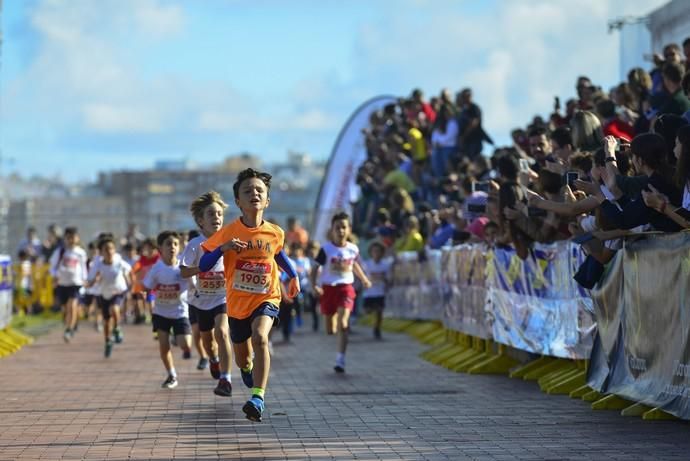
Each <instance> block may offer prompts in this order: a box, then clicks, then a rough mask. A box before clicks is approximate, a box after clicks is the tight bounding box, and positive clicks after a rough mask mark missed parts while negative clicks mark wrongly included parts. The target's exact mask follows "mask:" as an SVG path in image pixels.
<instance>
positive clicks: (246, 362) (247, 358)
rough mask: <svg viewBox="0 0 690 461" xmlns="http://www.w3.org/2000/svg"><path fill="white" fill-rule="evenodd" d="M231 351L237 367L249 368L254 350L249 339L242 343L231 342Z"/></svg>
mask: <svg viewBox="0 0 690 461" xmlns="http://www.w3.org/2000/svg"><path fill="white" fill-rule="evenodd" d="M232 352H233V353H234V354H235V363H236V364H237V367H238V368H249V366H251V364H252V354H253V352H254V350H253V348H252V344H251V341H250V339H247V340H246V341H245V342H243V343H236V342H233V343H232Z"/></svg>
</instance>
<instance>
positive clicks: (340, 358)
mask: <svg viewBox="0 0 690 461" xmlns="http://www.w3.org/2000/svg"><path fill="white" fill-rule="evenodd" d="M335 363H342V364H344V363H345V354H343V353H342V352H338V354H337V355H336V356H335Z"/></svg>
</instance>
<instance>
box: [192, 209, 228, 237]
mask: <svg viewBox="0 0 690 461" xmlns="http://www.w3.org/2000/svg"><path fill="white" fill-rule="evenodd" d="M198 224H199V227H200V228H201V230H202V231H204V232H205V233H208V234H215V233H216V232H217V231H218V230H219V229H220V228H221V227H223V208H222V207H221V206H220V205H218V204H217V203H211V204H210V205H208V206H207V207H206V208H204V212H203V214H202V216H201V220H200V221H199V223H198Z"/></svg>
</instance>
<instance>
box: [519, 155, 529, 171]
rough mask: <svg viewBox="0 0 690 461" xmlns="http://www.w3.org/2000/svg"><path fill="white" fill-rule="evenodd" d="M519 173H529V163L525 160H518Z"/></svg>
mask: <svg viewBox="0 0 690 461" xmlns="http://www.w3.org/2000/svg"><path fill="white" fill-rule="evenodd" d="M520 171H522V172H523V173H527V172H528V171H529V161H528V160H527V159H524V158H521V159H520Z"/></svg>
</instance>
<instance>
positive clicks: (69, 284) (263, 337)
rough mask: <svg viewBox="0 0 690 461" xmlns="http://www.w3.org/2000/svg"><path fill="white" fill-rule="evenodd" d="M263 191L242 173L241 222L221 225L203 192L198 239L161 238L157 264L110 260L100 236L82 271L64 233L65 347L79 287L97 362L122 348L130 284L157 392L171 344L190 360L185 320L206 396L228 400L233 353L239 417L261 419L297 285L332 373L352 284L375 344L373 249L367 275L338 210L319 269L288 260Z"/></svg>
mask: <svg viewBox="0 0 690 461" xmlns="http://www.w3.org/2000/svg"><path fill="white" fill-rule="evenodd" d="M270 187H271V176H270V175H269V174H267V173H262V172H259V171H256V170H254V169H251V168H249V169H246V170H244V171H242V172H241V173H240V174H239V175H238V177H237V181H236V182H235V184H234V185H233V193H234V200H235V204H236V205H237V207H238V208H239V210H240V212H241V215H240V217H239V218H237V219H236V220H234V221H233V222H231V223H230V224H228V225H225V226H224V225H223V224H224V223H223V216H224V212H225V209H226V208H227V204H226V203H225V202H224V201H223V199H222V198H221V196H220V195H219V194H218V193H217V192H214V191H211V192H207V193H205V194H203V195H201V196H200V197H198V198H196V199H195V200H194V201H193V202H192V204H191V207H190V211H191V213H192V216H193V218H194V220H195V222H196V224H197V225H198V227H199V230H200V233H199V235H198V236H197V237H195V238H192V239H191V240H190V241H189V242H188V243H187V244H186V246H185V247H184V249H183V248H182V246H183V241H182V237H181V236H180V235H179V234H178V233H177V232H174V231H163V232H161V233H160V234H159V235H158V237H157V241H156V244H157V247H158V252H159V257H158V258H154V257H153V256H152V251H149V249H146V250H143V251H142V253H143V254H142V257H141V258H140V259H139V261H136V262H134V264H130V262H128V261H127V260H126V258H125V257H123V256H121V255H120V254H118V253H117V251H116V245H115V240H114V239H113V237H112V235H109V234H104V235H101V237H100V238H99V240H98V249H99V255H98V256H95V257H94V258H92V260H91V261H90V265H89V267H88V269H87V259H88V257H87V254H86V252H85V251H84V250H83V249H82V248H81V247H80V246H79V235H78V233H77V230H76V229H75V228H68V229H66V230H65V235H64V245H63V246H62V247H61V248H60V249H59V250H56V251H55V253H54V254H53V257H52V258H51V268H52V269H51V270H52V273H53V275H54V277H55V280H56V284H57V285H56V289H55V294H56V297H57V299H58V301H59V302H60V304H61V305H62V306H63V309H64V320H65V333H64V338H65V341H67V342H69V341H71V339H72V337H73V335H74V331H75V328H76V325H77V318H78V304H77V298H78V293H79V291H80V289H81V288H82V286H84V287H85V288H86V289H87V290H91V291H90V292H91V293H94V294H95V297H96V303H97V306H98V308H99V310H100V313H101V315H102V317H103V333H104V338H105V356H106V357H109V356H110V355H111V354H112V351H113V344H114V343H120V342H122V341H123V334H122V329H121V326H120V324H121V322H122V313H121V310H122V307H123V303H124V300H125V298H126V296H127V293H128V290H130V289H131V288H134V290H133V293H134V294H135V295H134V296H132V298H133V302H135V306H136V315H137V318H140V316H141V315H144V314H143V313H144V312H145V306H146V304H147V303H150V305H151V309H152V311H151V313H152V318H151V320H152V324H153V329H154V332H155V333H156V335H157V339H158V344H159V352H160V357H161V360H162V362H163V365H164V367H165V369H166V372H167V376H166V379H165V381H164V382H163V384H162V387H163V388H168V389H172V388H175V387H177V385H178V374H177V371H176V370H175V365H174V360H173V355H172V351H171V347H170V345H171V342H173V343H174V344H177V345H178V346H180V348H181V349H182V351H183V358H185V359H189V358H191V348H192V324H193V325H195V329H198V338H199V340H200V353H201V356H202V361H200V364H199V366H198V368H200V369H202V368H205V366H204V365H205V364H204V363H203V359H204V358H205V357H208V362H209V363H208V367H209V370H210V373H211V375H212V377H213V378H214V379H216V380H218V382H217V386H216V387H215V389H214V393H215V394H216V395H219V396H225V397H228V396H230V395H231V394H232V384H231V375H230V369H231V361H232V356H233V355H234V358H235V363H236V364H237V366H238V368H239V369H240V374H241V378H242V382H243V384H244V385H245V386H247V387H248V388H250V389H251V398H250V399H249V400H248V401H247V402H246V403H245V404H244V406H243V411H244V413H245V414H246V416H247V418H248V419H250V420H252V421H261V419H262V415H263V412H264V397H265V391H266V387H267V384H268V377H269V370H270V364H271V358H270V351H269V334H270V331H271V329H272V327H273V326H274V323H276V322H277V321H278V319H279V318H280V317H281V314H280V311H281V309H280V307H281V306H283V307H284V310H285V306H286V303H287V304H289V303H291V302H292V300H294V299H295V298H296V297H297V296H298V294H299V293H300V289H301V285H311V289H312V290H313V292H314V293H315V294H316V295H317V296H319V297H320V307H321V313H322V314H323V315H324V319H325V325H326V332H327V333H328V334H329V335H337V338H338V340H337V355H336V361H335V367H334V369H335V371H336V372H337V373H344V372H345V352H346V349H347V344H348V335H349V331H350V314H351V313H352V310H353V308H354V306H355V296H356V295H355V289H354V281H355V277H357V278H358V279H359V280H360V281H361V283H362V285H363V287H364V288H365V289H366V291H365V295H364V296H365V306H366V307H368V308H370V309H371V310H373V311H374V312H376V325H375V329H374V335H375V336H376V337H377V338H379V339H380V322H381V312H382V310H383V307H384V306H383V304H384V303H383V300H384V294H385V284H386V273H387V272H388V270H389V265H387V264H386V263H385V262H384V261H383V259H382V258H383V249H384V247H383V245H381V244H378V243H374V244H372V245H370V247H369V254H370V256H371V260H367V261H365V263H363V264H364V265H365V267H364V268H363V267H362V265H363V264H360V255H359V249H358V247H357V246H356V245H354V244H352V243H350V242H349V241H348V239H349V237H350V233H351V226H350V219H349V217H348V215H347V214H345V213H339V214H336V215H335V216H333V218H332V223H331V232H330V234H331V235H330V241H328V242H326V243H325V244H324V245H323V246H322V248H321V249H320V251H319V253H318V255H317V256H316V258H315V263H316V264H315V267H313V268H310V267H305V265H304V264H301V263H300V264H295V262H293V260H292V259H290V257H289V256H288V254H287V252H286V251H285V250H286V249H284V248H283V245H284V242H285V233H284V231H283V229H281V228H280V227H279V226H277V225H275V224H272V223H270V222H268V221H266V220H264V211H265V210H266V208H267V207H268V206H269V204H270V197H269V191H270ZM149 246H150V247H152V245H149ZM150 250H153V248H150ZM297 256H298V257H299V255H297ZM367 272H368V273H369V274H370V275H371V280H370V278H369V276H368V275H367ZM133 274H135V275H133ZM94 290H95V291H94ZM147 293H155V300H153V299H152V298H150V297H149V298H147ZM171 333H172V336H171Z"/></svg>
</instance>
